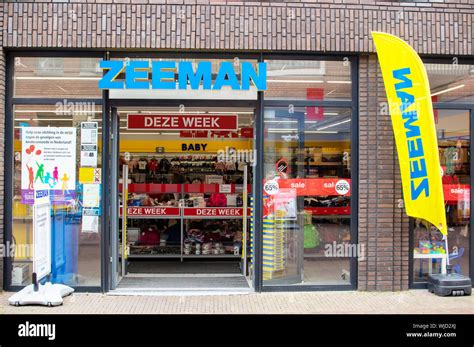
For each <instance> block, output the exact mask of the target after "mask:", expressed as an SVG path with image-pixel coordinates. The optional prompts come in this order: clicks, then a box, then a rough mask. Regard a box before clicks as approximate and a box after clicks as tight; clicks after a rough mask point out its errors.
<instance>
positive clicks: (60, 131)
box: [11, 65, 103, 286]
mask: <svg viewBox="0 0 474 347" xmlns="http://www.w3.org/2000/svg"><path fill="white" fill-rule="evenodd" d="M47 66H50V65H47ZM59 111H61V112H59ZM14 113H15V118H14V172H15V175H14V176H13V194H14V196H13V213H12V241H13V244H14V248H15V256H14V257H13V259H12V278H11V284H12V285H18V286H22V285H27V284H29V283H31V276H32V253H33V252H34V245H33V220H32V211H33V196H34V194H33V193H34V190H48V191H49V196H50V198H51V211H50V212H51V244H52V268H51V276H50V277H51V281H52V282H53V283H62V284H67V285H72V286H98V285H100V276H101V275H100V235H101V220H102V217H103V216H102V209H101V208H100V205H101V187H102V184H101V180H99V181H98V182H94V181H91V182H89V181H87V182H86V181H83V177H82V175H81V173H82V172H83V170H84V169H91V170H94V169H95V170H99V171H100V170H101V166H102V165H101V153H100V150H99V149H98V143H99V136H98V133H97V129H98V130H99V131H101V128H100V126H99V125H98V124H99V119H98V118H100V117H101V109H100V107H96V106H93V107H90V108H83V107H82V104H81V108H80V110H76V109H75V108H74V107H72V108H71V109H70V110H69V111H68V112H67V113H66V114H62V109H60V108H59V106H58V105H54V106H48V105H23V106H20V105H17V106H15V108H14ZM84 124H88V125H90V124H94V126H95V133H94V136H93V137H91V136H84V133H85V132H86V131H85V130H84V126H83V125H84ZM88 135H90V134H88ZM86 137H87V145H88V146H92V147H93V148H92V147H91V148H88V150H89V149H92V152H94V158H95V160H94V163H93V164H94V165H95V167H91V168H86V167H84V165H83V163H81V151H82V148H83V147H82V146H83V144H84V142H85V141H86V139H85V138H86ZM92 142H93V143H92Z"/></svg>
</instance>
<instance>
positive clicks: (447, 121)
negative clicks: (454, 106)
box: [413, 110, 471, 282]
mask: <svg viewBox="0 0 474 347" xmlns="http://www.w3.org/2000/svg"><path fill="white" fill-rule="evenodd" d="M435 117H436V123H437V124H436V127H437V133H438V148H439V159H440V164H441V170H442V175H443V176H442V183H443V191H444V200H445V208H446V222H447V224H448V250H447V249H446V244H445V241H444V240H443V237H442V234H441V233H440V232H439V231H438V230H437V229H435V228H434V227H432V226H429V225H427V224H426V223H424V222H423V221H420V220H415V222H414V229H413V258H414V262H413V266H414V268H413V280H414V282H422V281H426V280H427V277H428V275H429V274H431V273H440V272H441V271H442V269H443V264H444V263H446V262H447V261H448V258H449V263H450V264H451V266H452V269H453V272H455V273H459V274H463V275H467V276H469V238H470V232H469V224H470V216H471V211H470V200H471V199H470V180H471V174H470V162H471V159H470V136H469V128H470V126H469V125H470V120H469V119H470V117H469V111H462V110H435Z"/></svg>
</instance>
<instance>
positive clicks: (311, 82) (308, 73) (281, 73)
mask: <svg viewBox="0 0 474 347" xmlns="http://www.w3.org/2000/svg"><path fill="white" fill-rule="evenodd" d="M266 62H267V64H268V65H267V91H266V92H265V99H266V100H273V99H278V100H282V99H283V100H285V99H287V100H325V101H327V100H350V99H351V92H352V83H351V63H350V61H348V60H342V59H341V60H340V61H332V60H331V61H323V60H266Z"/></svg>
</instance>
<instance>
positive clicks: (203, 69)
mask: <svg viewBox="0 0 474 347" xmlns="http://www.w3.org/2000/svg"><path fill="white" fill-rule="evenodd" d="M239 67H240V74H237V73H236V72H235V70H234V64H233V63H231V62H222V63H220V65H219V70H218V72H217V75H216V78H215V80H214V81H213V79H212V63H211V62H210V61H203V62H199V63H198V64H197V66H196V70H194V68H193V63H192V62H188V61H180V62H174V61H152V62H151V64H150V62H149V61H145V60H129V61H128V62H124V61H120V60H102V61H101V62H100V68H101V69H103V70H106V74H105V75H104V76H103V77H102V79H101V80H100V81H99V88H101V89H150V88H151V89H188V88H189V87H190V88H191V89H199V88H200V86H202V88H203V89H205V90H221V89H222V87H230V88H231V89H232V90H249V89H250V85H251V84H253V85H255V87H256V88H257V90H266V89H267V64H266V63H258V64H257V70H258V71H257V70H256V69H255V68H254V66H253V64H252V63H250V62H242V63H240V64H239ZM150 72H151V80H150ZM122 73H124V74H125V80H117V77H118V76H119V75H120V74H122ZM176 74H177V75H178V83H176V81H175V75H176Z"/></svg>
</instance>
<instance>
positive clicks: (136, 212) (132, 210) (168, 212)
mask: <svg viewBox="0 0 474 347" xmlns="http://www.w3.org/2000/svg"><path fill="white" fill-rule="evenodd" d="M120 215H122V208H120ZM127 215H128V216H135V217H137V216H173V217H177V216H179V215H180V213H179V207H161V206H137V207H133V206H131V207H128V208H127Z"/></svg>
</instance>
